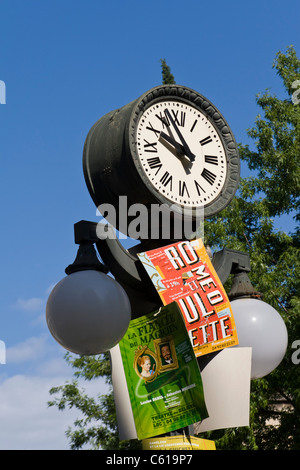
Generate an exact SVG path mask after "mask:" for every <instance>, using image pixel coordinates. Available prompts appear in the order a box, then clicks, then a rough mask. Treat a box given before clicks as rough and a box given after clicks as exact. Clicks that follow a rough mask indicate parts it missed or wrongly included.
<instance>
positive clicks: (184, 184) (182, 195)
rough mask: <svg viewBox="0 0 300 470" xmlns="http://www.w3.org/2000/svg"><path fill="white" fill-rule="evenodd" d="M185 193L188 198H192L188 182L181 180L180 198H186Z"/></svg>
mask: <svg viewBox="0 0 300 470" xmlns="http://www.w3.org/2000/svg"><path fill="white" fill-rule="evenodd" d="M184 193H186V196H187V197H190V193H189V192H188V188H187V185H186V182H185V181H181V180H179V196H181V197H184Z"/></svg>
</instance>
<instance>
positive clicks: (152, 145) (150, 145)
mask: <svg viewBox="0 0 300 470" xmlns="http://www.w3.org/2000/svg"><path fill="white" fill-rule="evenodd" d="M144 142H146V143H145V144H144V150H145V152H154V153H156V152H157V142H148V141H147V140H146V139H144Z"/></svg>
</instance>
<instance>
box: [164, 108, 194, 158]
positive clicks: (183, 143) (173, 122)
mask: <svg viewBox="0 0 300 470" xmlns="http://www.w3.org/2000/svg"><path fill="white" fill-rule="evenodd" d="M165 115H166V117H167V118H168V119H169V121H170V123H171V124H172V126H173V128H174V129H175V131H176V134H177V135H178V137H179V139H180V140H181V143H182V148H183V152H184V154H185V155H186V156H187V157H188V158H189V159H190V160H191V162H193V161H194V160H195V155H194V154H193V153H192V152H191V151H190V148H189V146H188V144H187V143H186V141H185V139H184V137H183V135H182V134H181V132H180V130H179V128H178V127H177V124H176V122H175V121H174V119H173V118H172V116H171V114H170V112H169V110H168V109H165Z"/></svg>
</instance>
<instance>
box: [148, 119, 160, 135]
mask: <svg viewBox="0 0 300 470" xmlns="http://www.w3.org/2000/svg"><path fill="white" fill-rule="evenodd" d="M146 129H148V130H149V131H152V132H154V133H155V135H156V137H159V134H160V131H159V130H158V129H155V128H154V127H153V126H152V124H151V122H149V126H146Z"/></svg>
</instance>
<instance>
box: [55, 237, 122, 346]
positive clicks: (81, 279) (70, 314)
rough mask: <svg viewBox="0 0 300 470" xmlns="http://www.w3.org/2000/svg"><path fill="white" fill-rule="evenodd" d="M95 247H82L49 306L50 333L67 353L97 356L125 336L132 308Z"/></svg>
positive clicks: (88, 245)
mask: <svg viewBox="0 0 300 470" xmlns="http://www.w3.org/2000/svg"><path fill="white" fill-rule="evenodd" d="M106 272H107V269H105V267H104V266H103V265H102V264H101V263H100V262H99V260H98V258H97V256H96V252H95V249H94V247H93V245H92V244H91V243H90V244H83V245H80V247H79V250H78V254H77V258H76V260H75V262H74V263H73V264H72V265H70V266H68V268H67V269H66V273H67V274H68V275H67V276H66V277H65V278H63V279H62V280H61V281H60V282H59V283H58V284H57V285H56V286H55V287H54V289H53V290H52V292H51V293H50V296H49V298H48V301H47V306H46V321H47V325H48V328H49V331H50V333H51V334H52V336H53V337H54V338H55V340H56V341H57V342H58V343H59V344H60V345H61V346H63V347H64V348H65V349H66V350H68V351H71V352H73V353H75V354H79V355H96V354H100V353H103V352H105V351H108V350H109V349H111V348H113V347H114V346H115V345H116V344H117V343H118V342H119V341H120V340H121V339H122V337H123V336H124V334H125V333H126V331H127V329H128V326H129V322H130V319H131V305H130V301H129V299H128V296H127V294H126V292H125V290H124V289H123V288H122V287H121V286H120V284H118V283H117V282H116V281H115V280H114V279H113V278H111V277H110V276H108V275H107V274H106Z"/></svg>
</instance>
